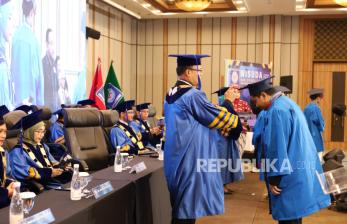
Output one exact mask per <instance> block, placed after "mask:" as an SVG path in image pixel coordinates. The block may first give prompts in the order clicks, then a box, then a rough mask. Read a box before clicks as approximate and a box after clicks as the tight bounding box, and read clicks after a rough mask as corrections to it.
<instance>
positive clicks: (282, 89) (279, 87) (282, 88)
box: [274, 86, 292, 94]
mask: <svg viewBox="0 0 347 224" xmlns="http://www.w3.org/2000/svg"><path fill="white" fill-rule="evenodd" d="M274 88H275V89H276V91H281V92H282V93H285V94H287V93H291V92H292V91H291V90H290V89H288V88H287V87H285V86H274Z"/></svg>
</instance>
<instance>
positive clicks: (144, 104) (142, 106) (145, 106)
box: [136, 103, 151, 111]
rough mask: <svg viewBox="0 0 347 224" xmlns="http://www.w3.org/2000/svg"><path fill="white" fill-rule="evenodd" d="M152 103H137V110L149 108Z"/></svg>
mask: <svg viewBox="0 0 347 224" xmlns="http://www.w3.org/2000/svg"><path fill="white" fill-rule="evenodd" d="M150 104H151V103H141V104H138V105H136V110H137V111H141V110H144V109H148V106H149V105H150Z"/></svg>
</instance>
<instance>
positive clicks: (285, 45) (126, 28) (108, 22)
mask: <svg viewBox="0 0 347 224" xmlns="http://www.w3.org/2000/svg"><path fill="white" fill-rule="evenodd" d="M88 8H89V15H88V23H87V24H88V26H90V27H93V28H95V29H96V30H99V31H100V32H101V38H100V40H92V39H88V41H87V45H88V77H87V90H89V89H90V86H91V82H92V78H93V75H94V72H95V67H96V62H97V58H98V57H100V58H101V59H102V62H103V64H102V72H103V78H104V80H105V78H106V75H107V71H108V67H109V64H110V61H111V60H113V65H114V68H115V71H116V74H117V77H118V79H119V81H120V83H121V87H122V89H123V91H124V93H125V96H126V98H127V99H135V100H136V101H137V102H138V103H141V102H145V101H149V102H152V103H153V104H154V105H155V106H156V108H157V109H158V112H159V114H160V113H161V111H162V104H163V100H164V96H165V93H166V91H167V90H168V88H170V87H171V86H172V85H173V84H174V83H175V81H176V72H175V67H176V61H175V59H174V58H168V57H167V55H168V54H176V53H180V54H195V53H202V54H209V55H211V58H207V59H203V69H204V72H203V76H202V87H203V90H204V91H205V92H206V94H207V96H208V98H209V99H211V100H212V101H213V102H217V97H216V96H213V95H212V94H211V92H213V91H215V90H217V89H218V88H220V87H221V86H223V85H224V72H225V64H224V63H225V62H224V60H225V59H230V58H232V59H238V60H244V61H251V62H257V63H270V62H272V63H273V74H274V75H275V76H276V78H275V83H276V84H278V83H279V77H280V76H281V75H288V74H291V75H293V76H294V87H295V86H297V82H298V57H299V50H298V49H299V17H297V16H259V17H238V18H236V17H225V18H198V19H158V20H136V19H134V18H132V17H130V16H128V15H126V14H124V13H122V12H120V11H118V10H116V9H114V8H112V7H109V6H108V5H106V4H104V3H102V2H99V1H90V4H89V6H88ZM88 94H89V93H88ZM88 94H87V95H88ZM292 98H293V99H295V100H296V98H297V89H296V88H294V93H293V95H292Z"/></svg>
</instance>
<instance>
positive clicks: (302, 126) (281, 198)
mask: <svg viewBox="0 0 347 224" xmlns="http://www.w3.org/2000/svg"><path fill="white" fill-rule="evenodd" d="M261 139H262V141H263V147H264V150H265V151H264V155H265V159H268V160H269V161H270V162H271V164H270V163H268V166H265V169H269V168H270V169H269V170H266V172H265V178H266V181H267V182H269V181H270V178H272V177H280V181H279V184H278V186H279V188H280V189H282V192H281V194H280V195H278V196H275V195H273V194H271V193H270V202H271V210H272V216H273V218H274V219H275V220H292V219H298V218H302V217H305V216H308V215H310V214H313V213H315V212H317V211H319V210H320V209H322V208H325V207H327V206H329V205H330V197H329V196H328V195H325V194H324V193H323V191H322V188H321V186H320V184H319V180H318V178H317V176H316V171H318V172H319V173H321V172H322V166H321V164H320V162H319V158H318V155H317V151H316V147H315V145H314V142H313V139H312V137H311V134H310V131H309V129H308V126H307V122H306V119H305V116H304V114H303V113H302V111H301V110H300V108H299V106H298V105H297V104H295V103H294V102H293V101H292V100H290V99H289V98H288V97H286V96H279V97H278V98H277V99H275V100H273V102H272V105H271V107H270V108H269V109H268V110H267V111H266V114H265V117H264V131H263V133H262V138H261ZM281 168H282V169H281Z"/></svg>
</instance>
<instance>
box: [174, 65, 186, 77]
mask: <svg viewBox="0 0 347 224" xmlns="http://www.w3.org/2000/svg"><path fill="white" fill-rule="evenodd" d="M187 69H189V67H188V66H178V67H177V68H176V73H177V75H178V76H180V75H183V73H184V72H185V71H186V70H187Z"/></svg>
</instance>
